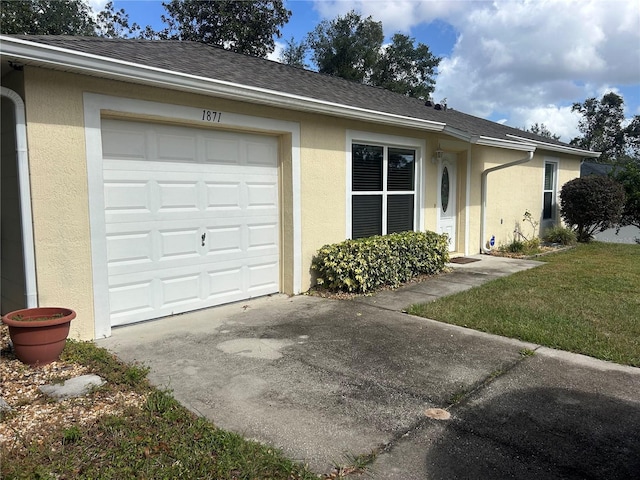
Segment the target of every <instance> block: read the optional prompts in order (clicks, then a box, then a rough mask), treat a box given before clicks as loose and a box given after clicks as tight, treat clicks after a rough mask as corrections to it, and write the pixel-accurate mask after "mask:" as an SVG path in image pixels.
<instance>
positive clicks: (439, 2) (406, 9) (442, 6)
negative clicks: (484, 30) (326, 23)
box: [314, 0, 482, 36]
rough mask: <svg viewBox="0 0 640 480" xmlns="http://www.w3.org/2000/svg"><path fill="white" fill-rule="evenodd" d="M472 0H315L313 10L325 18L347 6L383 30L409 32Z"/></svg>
mask: <svg viewBox="0 0 640 480" xmlns="http://www.w3.org/2000/svg"><path fill="white" fill-rule="evenodd" d="M480 3H482V2H478V1H476V0H456V1H448V0H429V1H425V0H422V1H419V0H390V1H385V0H315V2H314V8H315V10H316V11H317V12H318V13H319V14H320V16H322V17H323V18H325V19H333V18H335V17H336V16H337V15H344V14H345V13H347V12H350V11H351V10H355V11H356V12H359V13H360V14H361V15H363V16H365V17H368V16H369V15H371V16H372V17H373V19H374V20H376V21H380V22H382V26H383V27H384V31H385V34H386V35H388V36H390V35H392V34H394V33H396V32H402V33H409V32H410V30H411V28H413V27H415V26H417V25H419V24H421V23H430V22H432V21H433V20H435V19H441V20H447V19H448V18H450V17H454V16H455V15H458V14H459V13H460V12H463V11H465V10H467V9H469V8H475V5H477V4H480Z"/></svg>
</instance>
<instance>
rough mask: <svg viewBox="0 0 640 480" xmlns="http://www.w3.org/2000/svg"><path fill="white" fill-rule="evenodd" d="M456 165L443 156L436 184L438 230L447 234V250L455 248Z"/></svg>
mask: <svg viewBox="0 0 640 480" xmlns="http://www.w3.org/2000/svg"><path fill="white" fill-rule="evenodd" d="M456 211H457V205H456V165H455V162H454V161H452V160H450V159H447V158H445V159H444V160H443V161H442V166H441V168H440V178H439V185H438V232H439V233H446V234H447V235H449V251H451V252H453V251H455V250H456V224H457V221H456V220H457V217H456Z"/></svg>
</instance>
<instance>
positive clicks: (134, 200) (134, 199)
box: [104, 180, 151, 214]
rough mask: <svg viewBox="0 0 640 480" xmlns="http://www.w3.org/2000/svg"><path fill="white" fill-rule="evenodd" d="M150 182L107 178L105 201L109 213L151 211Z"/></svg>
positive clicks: (145, 212) (146, 212)
mask: <svg viewBox="0 0 640 480" xmlns="http://www.w3.org/2000/svg"><path fill="white" fill-rule="evenodd" d="M149 189H150V182H148V181H135V180H132V181H127V182H125V181H121V180H117V181H115V180H105V184H104V203H105V210H106V212H107V213H108V214H111V213H115V214H123V213H144V214H148V213H150V212H151V193H150V191H149Z"/></svg>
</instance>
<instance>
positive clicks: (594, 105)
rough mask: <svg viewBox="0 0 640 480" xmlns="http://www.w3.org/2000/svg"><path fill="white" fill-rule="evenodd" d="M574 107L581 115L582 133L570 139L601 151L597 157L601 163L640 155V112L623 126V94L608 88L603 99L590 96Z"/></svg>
mask: <svg viewBox="0 0 640 480" xmlns="http://www.w3.org/2000/svg"><path fill="white" fill-rule="evenodd" d="M572 111H574V112H578V113H580V114H581V115H582V119H581V120H580V123H579V124H578V128H579V129H580V133H581V134H582V135H581V136H580V137H576V138H574V139H573V140H571V144H572V145H575V146H577V147H579V148H584V149H586V150H593V151H596V152H602V155H600V158H599V160H598V161H600V162H602V163H615V162H621V161H625V160H627V159H628V158H629V157H633V156H635V157H638V156H640V116H639V115H636V116H635V117H634V118H633V119H632V121H631V123H630V124H628V125H626V126H624V124H625V117H624V99H623V98H622V97H621V96H620V95H618V94H616V93H614V92H609V93H607V94H605V95H604V96H603V97H602V99H600V100H598V99H596V98H595V97H592V98H588V99H586V100H585V101H584V102H582V103H574V104H573V108H572Z"/></svg>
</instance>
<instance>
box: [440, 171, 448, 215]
mask: <svg viewBox="0 0 640 480" xmlns="http://www.w3.org/2000/svg"><path fill="white" fill-rule="evenodd" d="M449 192H450V185H449V169H448V168H447V167H444V170H443V171H442V180H441V181H440V200H441V202H442V212H443V213H445V212H446V211H447V208H448V207H449Z"/></svg>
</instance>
